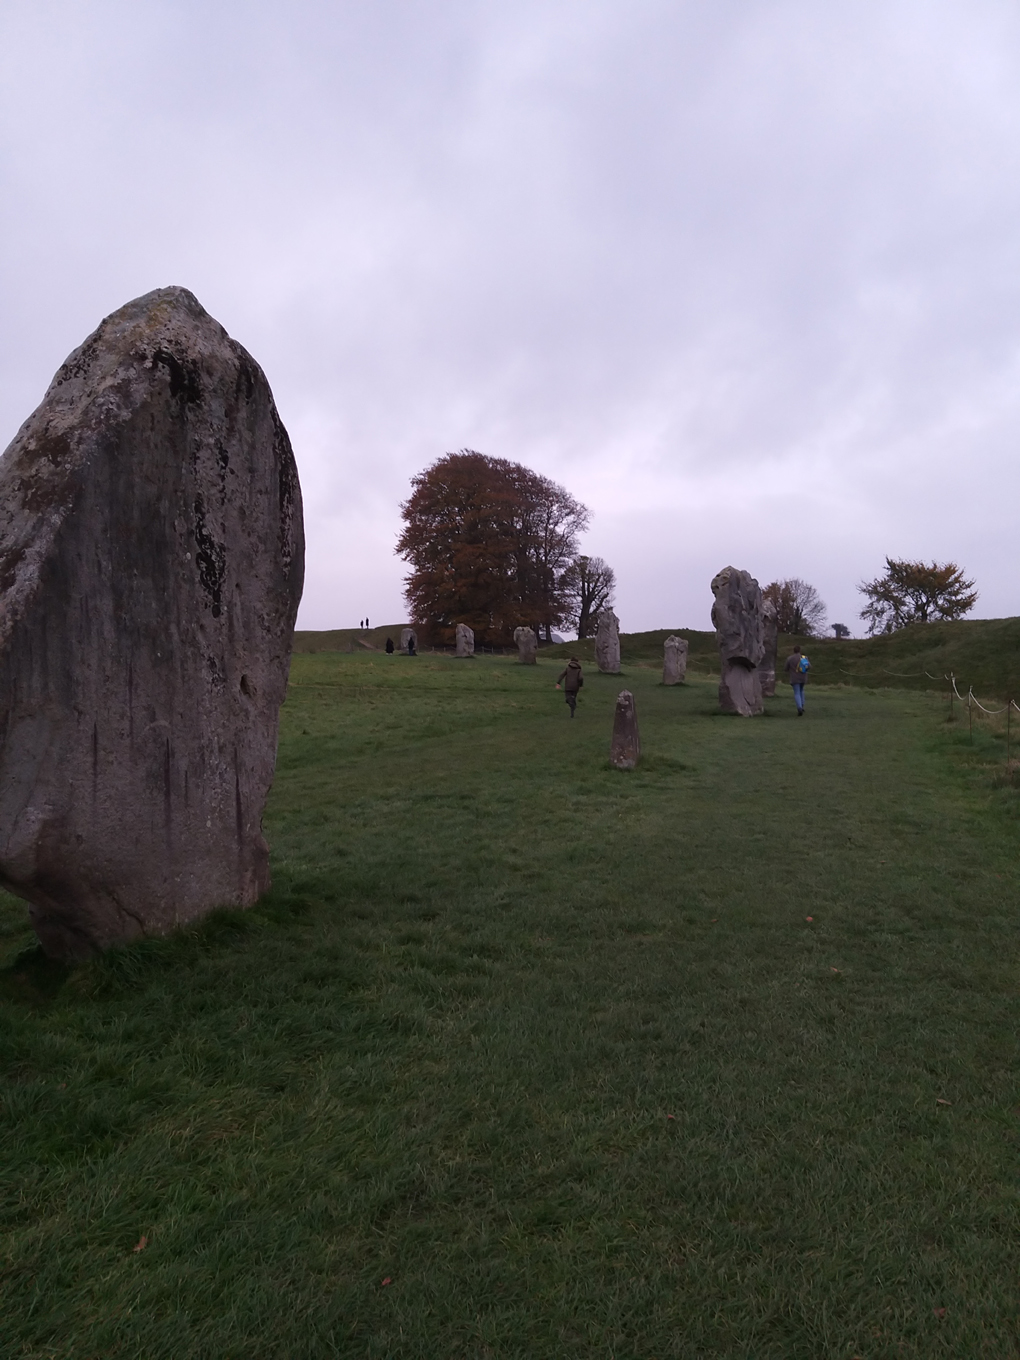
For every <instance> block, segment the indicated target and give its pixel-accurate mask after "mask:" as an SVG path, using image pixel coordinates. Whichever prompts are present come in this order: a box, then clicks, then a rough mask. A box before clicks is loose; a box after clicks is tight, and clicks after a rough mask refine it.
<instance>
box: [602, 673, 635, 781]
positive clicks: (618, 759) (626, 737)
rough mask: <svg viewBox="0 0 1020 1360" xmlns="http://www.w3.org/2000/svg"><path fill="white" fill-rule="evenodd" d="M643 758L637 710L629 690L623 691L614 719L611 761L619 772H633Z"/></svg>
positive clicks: (618, 698) (610, 751) (617, 701)
mask: <svg viewBox="0 0 1020 1360" xmlns="http://www.w3.org/2000/svg"><path fill="white" fill-rule="evenodd" d="M640 758H641V738H640V737H639V736H638V725H637V709H636V708H635V707H634V696H633V694H631V692H630V690H629V689H625V690H621V692H620V693H619V694H618V695H617V698H616V713H615V715H614V717H613V741H612V745H611V746H610V748H609V759H610V761H611V762H612V764H613V765H615V766H616V768H617V769H618V770H633V768H634V766H635V765H636V764H637V763H638V761H639V760H640Z"/></svg>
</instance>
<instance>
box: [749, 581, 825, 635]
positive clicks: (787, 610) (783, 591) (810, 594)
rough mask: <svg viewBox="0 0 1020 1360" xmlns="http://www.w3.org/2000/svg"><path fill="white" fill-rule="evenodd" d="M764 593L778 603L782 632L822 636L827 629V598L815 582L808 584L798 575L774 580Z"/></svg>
mask: <svg viewBox="0 0 1020 1360" xmlns="http://www.w3.org/2000/svg"><path fill="white" fill-rule="evenodd" d="M762 594H763V595H764V596H765V598H766V599H767V600H771V601H772V603H773V604H774V605H775V607H776V622H777V624H778V627H779V631H780V632H781V633H793V635H794V636H795V637H819V636H820V635H821V634H822V633H824V632H825V601H824V600H823V599H822V597H821V596H820V595H819V593H818V591H817V590H815V588H814V586H809V585H808V583H807V581H802V580H801V579H800V577H799V576H793V577H791V578H790V579H789V580H787V581H772V582H770V583H769V584H768V585H767V586H766V587H765V589H764V590H763V591H762Z"/></svg>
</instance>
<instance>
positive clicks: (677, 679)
mask: <svg viewBox="0 0 1020 1360" xmlns="http://www.w3.org/2000/svg"><path fill="white" fill-rule="evenodd" d="M662 650H663V656H662V683H663V684H664V685H682V684H683V682H684V677H685V676H686V674H687V639H686V638H681V637H668V638H667V639H666V641H665V642H664V643H663V649H662Z"/></svg>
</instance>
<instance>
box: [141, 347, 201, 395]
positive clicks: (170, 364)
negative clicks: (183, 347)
mask: <svg viewBox="0 0 1020 1360" xmlns="http://www.w3.org/2000/svg"><path fill="white" fill-rule="evenodd" d="M152 362H153V363H154V364H159V365H161V366H162V367H163V368H165V369H166V371H167V373H168V375H169V377H170V395H171V396H172V397H183V398H184V401H185V403H186V404H188V405H190V406H198V405H199V404H200V403H201V401H202V384H201V383H200V382H199V379H198V374H197V372H196V371H195V369H194V368H193V367H192V366H191V365H190V364H182V363H181V361H180V359H178V358H177V356H176V354H171V353H170V351H169V350H168V349H158V350H156V352H155V353H154V354H153V356H152Z"/></svg>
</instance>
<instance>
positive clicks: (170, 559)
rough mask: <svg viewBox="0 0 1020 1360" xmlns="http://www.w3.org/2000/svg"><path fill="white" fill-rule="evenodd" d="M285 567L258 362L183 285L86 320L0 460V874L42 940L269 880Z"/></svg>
mask: <svg viewBox="0 0 1020 1360" xmlns="http://www.w3.org/2000/svg"><path fill="white" fill-rule="evenodd" d="M303 570H304V534H303V530H302V521H301V492H300V487H299V485H298V477H297V469H296V467H295V464H294V457H293V454H292V452H291V446H290V440H289V439H288V438H287V432H286V430H285V429H284V427H283V425H282V423H281V421H280V417H279V415H278V414H277V411H276V406H275V405H274V403H273V396H272V393H271V392H270V390H269V384H268V383H267V382H266V379H265V375H264V374H263V372H262V370H261V369H260V368H259V366H258V364H256V363H255V361H254V360H253V359H252V358H251V356H250V355H249V354H248V353H247V352H246V351H245V350H244V349H242V348H241V346H240V345H239V344H237V342H236V341H234V340H231V338H230V337H229V336H228V335H227V333H226V331H225V330H224V329H223V327H222V326H220V325H219V324H218V323H217V322H216V321H214V320H213V318H212V317H211V316H209V315H208V313H207V312H205V311H204V310H203V308H202V307H201V306H200V305H199V303H198V301H197V300H196V299H195V297H193V295H192V294H191V293H189V292H187V291H186V290H185V289H183V288H160V289H157V290H156V291H155V292H152V293H148V294H146V295H145V296H144V297H141V298H138V299H136V300H135V301H134V302H129V303H128V304H127V306H125V307H122V308H121V309H120V310H119V311H117V312H114V313H113V314H112V316H108V317H107V318H106V320H105V321H103V322H102V324H101V325H100V326H99V328H98V330H96V331H95V332H93V334H92V335H90V336H89V337H88V339H87V340H86V341H85V342H84V344H83V345H81V346H80V348H79V349H77V350H75V351H74V353H73V354H72V355H71V356H70V358H69V359H68V360H67V361H66V362H65V363H64V365H63V367H62V368H61V369H60V370H59V371H58V372H57V375H56V377H55V378H54V380H53V382H52V383H51V385H50V388H49V390H48V391H47V393H46V395H45V397H44V398H43V402H42V405H41V406H40V407H39V408H38V410H37V411H36V412H35V413H34V414H33V415H32V416H30V417H29V419H28V420H27V421H26V422H25V424H24V425H23V426H22V427H21V430H20V431H19V432H18V435H17V437H16V438H15V440H14V442H13V443H12V444H11V445H10V447H9V448H8V449H7V452H6V453H5V454H4V456H3V459H2V460H0V882H2V884H3V886H4V887H6V888H9V889H10V890H11V891H12V892H14V893H17V894H18V895H19V896H20V897H24V898H26V899H27V900H28V902H29V903H30V916H31V920H32V924H33V926H34V928H35V931H36V933H37V935H38V936H39V939H40V941H41V943H42V946H43V948H44V949H45V951H46V952H47V953H48V954H50V955H51V956H53V957H55V958H61V959H77V958H84V957H86V956H88V955H90V954H94V953H96V952H98V951H100V950H103V949H106V948H107V947H108V946H110V945H112V944H116V943H118V942H120V941H124V940H130V939H132V938H134V937H136V936H140V935H159V934H162V933H164V932H166V931H168V930H171V929H173V928H174V927H175V926H179V925H182V924H184V923H185V922H188V921H193V920H195V919H196V918H198V917H200V916H203V915H204V914H205V913H206V912H209V911H211V910H212V909H213V908H215V907H247V906H250V905H251V904H252V903H253V902H255V901H256V900H257V898H258V897H259V896H260V895H261V894H262V893H263V892H265V891H266V889H267V888H268V887H269V851H268V847H267V845H266V842H265V840H264V839H263V836H262V826H261V822H262V809H263V806H264V804H265V799H266V794H267V792H268V789H269V785H270V783H271V781H272V777H273V769H274V765H275V759H276V736H277V719H278V710H279V707H280V704H281V703H282V702H283V699H284V695H285V693H286V688H287V672H288V668H289V665H290V650H291V642H292V636H293V629H294V616H295V613H296V611H297V606H298V601H299V599H300V597H301V584H302V576H303Z"/></svg>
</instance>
